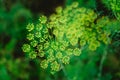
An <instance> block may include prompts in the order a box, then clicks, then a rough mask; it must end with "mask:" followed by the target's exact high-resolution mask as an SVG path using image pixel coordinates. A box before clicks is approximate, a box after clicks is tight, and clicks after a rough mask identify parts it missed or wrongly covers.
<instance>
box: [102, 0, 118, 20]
mask: <svg viewBox="0 0 120 80" xmlns="http://www.w3.org/2000/svg"><path fill="white" fill-rule="evenodd" d="M102 2H103V3H104V4H105V5H106V6H107V7H108V8H110V9H111V10H112V11H113V12H114V14H115V16H116V17H117V19H118V18H119V19H120V0H102Z"/></svg>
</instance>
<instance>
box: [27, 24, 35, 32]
mask: <svg viewBox="0 0 120 80" xmlns="http://www.w3.org/2000/svg"><path fill="white" fill-rule="evenodd" d="M26 29H27V30H28V31H32V30H33V29H34V24H33V23H29V24H28V25H27V27H26Z"/></svg>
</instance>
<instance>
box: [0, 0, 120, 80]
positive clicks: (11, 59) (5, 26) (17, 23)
mask: <svg viewBox="0 0 120 80" xmlns="http://www.w3.org/2000/svg"><path fill="white" fill-rule="evenodd" d="M74 1H77V2H79V4H80V5H79V6H80V7H86V8H91V9H93V10H94V11H95V12H96V13H98V14H99V15H101V16H109V17H110V18H111V19H113V20H114V16H113V15H112V12H111V11H110V10H109V9H107V7H105V5H104V4H103V3H102V1H101V0H0V80H120V31H119V30H118V31H119V32H116V33H114V35H112V43H111V44H110V45H109V49H108V51H107V56H106V55H105V54H103V53H101V52H102V50H104V46H102V47H100V48H99V49H98V50H97V51H96V52H94V53H93V52H90V51H88V50H87V49H86V50H85V51H83V54H82V55H81V56H79V57H75V58H73V59H71V62H70V64H69V65H66V66H65V69H64V70H63V71H60V72H57V73H56V74H54V75H51V74H50V73H49V71H48V70H43V69H41V68H40V64H39V62H38V60H37V59H34V60H31V59H29V58H27V57H26V56H25V55H24V53H23V52H22V50H21V46H22V44H23V43H25V42H26V40H25V39H26V33H27V32H26V29H25V28H26V25H27V24H28V23H29V22H36V21H37V20H38V18H39V16H40V15H41V14H44V15H46V16H50V15H51V14H52V13H54V12H55V8H56V7H58V6H62V7H64V6H66V5H70V4H71V3H72V2H74ZM116 24H117V26H118V25H120V24H119V23H116ZM119 27H120V26H119ZM103 56H105V57H104V58H105V59H104V62H103V64H102V66H101V60H103V59H102V58H103ZM101 67H102V69H101ZM99 77H100V78H99Z"/></svg>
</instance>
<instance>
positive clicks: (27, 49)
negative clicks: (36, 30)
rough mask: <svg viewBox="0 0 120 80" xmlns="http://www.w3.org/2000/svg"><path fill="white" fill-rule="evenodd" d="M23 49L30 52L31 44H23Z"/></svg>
mask: <svg viewBox="0 0 120 80" xmlns="http://www.w3.org/2000/svg"><path fill="white" fill-rule="evenodd" d="M22 50H23V52H30V50H31V49H30V45H29V44H24V45H23V46H22Z"/></svg>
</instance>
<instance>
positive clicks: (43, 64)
mask: <svg viewBox="0 0 120 80" xmlns="http://www.w3.org/2000/svg"><path fill="white" fill-rule="evenodd" d="M40 66H41V67H42V68H43V69H46V68H47V67H48V61H47V60H46V59H45V60H43V61H41V63H40Z"/></svg>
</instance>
